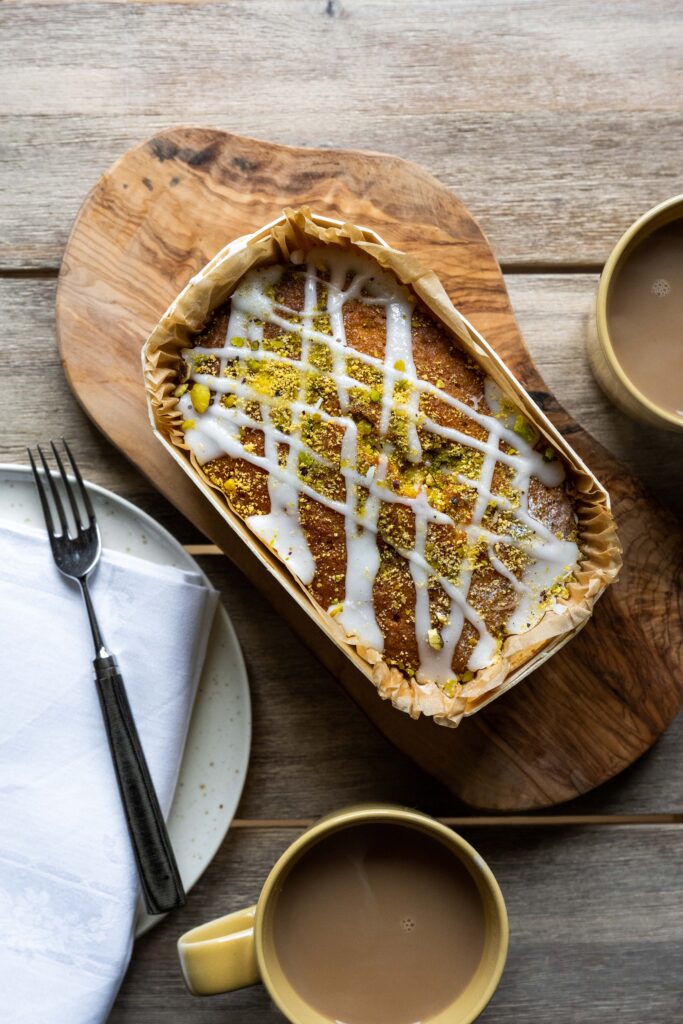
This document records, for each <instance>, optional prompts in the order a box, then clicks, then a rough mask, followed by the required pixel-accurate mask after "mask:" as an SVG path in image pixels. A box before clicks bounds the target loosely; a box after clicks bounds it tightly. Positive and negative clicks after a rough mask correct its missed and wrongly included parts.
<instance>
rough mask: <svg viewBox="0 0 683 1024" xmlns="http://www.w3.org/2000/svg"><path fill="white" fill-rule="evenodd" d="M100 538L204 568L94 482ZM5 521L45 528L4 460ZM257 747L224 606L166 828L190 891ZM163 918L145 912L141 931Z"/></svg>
mask: <svg viewBox="0 0 683 1024" xmlns="http://www.w3.org/2000/svg"><path fill="white" fill-rule="evenodd" d="M87 486H88V490H89V492H90V495H91V497H92V501H93V505H94V506H95V512H96V513H97V519H98V522H99V525H100V530H101V532H102V543H103V544H104V545H105V546H106V547H109V548H112V549H113V550H114V551H124V552H127V553H128V554H131V555H135V556H136V557H138V558H144V559H146V560H147V561H148V562H157V563H160V564H163V565H173V566H175V567H176V568H178V569H186V570H187V569H189V570H190V571H195V572H201V569H200V568H199V566H198V565H197V563H196V562H195V560H194V559H193V558H191V557H190V555H188V554H187V552H186V551H185V549H184V548H183V547H182V545H181V544H179V543H178V541H177V540H175V538H174V537H172V536H171V534H170V533H168V531H167V530H164V529H163V527H161V526H159V524H158V523H156V522H155V521H154V520H153V519H152V518H151V517H150V516H148V515H147V514H146V513H145V512H141V511H140V509H138V508H136V507H135V506H134V505H131V503H130V502H128V501H125V500H124V499H123V498H119V497H118V496H117V495H115V494H112V493H111V492H110V491H105V490H104V489H103V488H102V487H98V486H97V485H96V484H88V485H87ZM0 519H2V520H4V521H5V522H15V523H18V524H24V525H27V526H37V527H43V526H44V521H43V516H42V513H41V510H40V505H39V503H38V496H37V493H36V489H35V485H34V483H33V479H32V477H31V473H30V470H29V469H28V468H25V467H23V466H7V465H0ZM250 746H251V704H250V700H249V685H248V680H247V671H246V668H245V665H244V660H243V658H242V652H241V650H240V646H239V643H238V640H237V637H236V636H235V631H234V629H233V627H232V623H231V622H230V619H229V618H228V613H227V612H226V611H225V609H224V608H223V606H222V605H220V604H219V606H218V609H217V611H216V617H215V619H214V623H213V627H212V630H211V636H210V637H209V643H208V647H207V653H206V659H205V662H204V668H203V670H202V675H201V679H200V681H199V689H198V691H197V697H196V700H195V705H194V710H193V712H192V719H191V721H190V728H189V732H188V736H187V744H186V746H185V754H184V756H183V761H182V765H181V767H180V774H179V777H178V785H177V787H176V792H175V796H174V798H173V804H172V806H171V811H170V814H169V818H168V829H169V832H170V835H171V841H172V843H173V849H174V850H175V854H176V857H177V860H178V866H179V868H180V874H181V877H182V879H183V884H184V886H185V889H186V890H187V891H189V890H190V889H191V888H192V886H193V885H194V884H195V882H196V881H197V879H198V878H199V877H200V875H201V874H202V872H203V871H204V870H205V868H207V867H208V865H209V864H210V863H211V860H212V859H213V857H214V855H215V853H216V851H217V850H218V847H219V846H220V844H221V842H222V841H223V839H224V837H225V835H226V833H227V831H228V828H229V827H230V822H231V821H232V819H233V816H234V814H235V810H236V808H237V804H238V802H239V799H240V795H241V793H242V786H243V785H244V779H245V776H246V772H247V764H248V762H249V750H250ZM159 920H160V918H158V917H148V916H147V915H146V914H144V913H143V912H140V914H139V916H138V921H137V927H136V934H137V935H138V936H139V935H142V934H143V933H144V932H146V931H147V930H148V929H149V928H151V927H152V926H153V925H154V924H155V923H156V922H157V921H159Z"/></svg>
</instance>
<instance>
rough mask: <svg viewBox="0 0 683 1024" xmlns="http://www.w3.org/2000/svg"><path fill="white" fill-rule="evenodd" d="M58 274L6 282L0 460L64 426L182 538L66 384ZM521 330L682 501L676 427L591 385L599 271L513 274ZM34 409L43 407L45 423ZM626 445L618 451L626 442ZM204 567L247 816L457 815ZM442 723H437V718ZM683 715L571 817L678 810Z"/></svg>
mask: <svg viewBox="0 0 683 1024" xmlns="http://www.w3.org/2000/svg"><path fill="white" fill-rule="evenodd" d="M54 286H55V283H54V281H52V280H42V279H37V280H33V279H31V280H11V281H9V280H3V281H0V308H1V309H2V310H3V314H4V321H5V323H7V324H10V325H11V330H10V331H8V332H7V333H6V337H5V341H4V344H3V370H4V372H3V374H2V375H0V403H1V404H2V408H3V409H4V410H5V417H6V428H7V429H5V430H4V431H3V432H2V444H1V445H0V459H1V460H2V461H10V462H24V461H25V448H26V445H27V444H29V443H33V442H35V441H36V440H38V439H39V435H40V436H43V437H48V436H51V435H56V436H59V435H60V434H62V433H64V434H66V436H67V437H69V438H71V439H74V441H75V443H76V447H77V451H78V454H79V460H80V461H81V462H82V465H83V469H84V472H85V473H86V475H87V476H88V477H90V478H91V479H93V480H95V481H96V482H98V483H100V484H102V485H103V486H106V487H110V488H112V489H113V490H114V491H116V492H117V493H119V494H122V495H123V496H124V497H127V498H129V499H131V500H133V501H134V502H135V503H136V504H138V505H140V507H142V508H145V509H146V510H147V511H149V512H150V513H151V514H152V515H154V516H155V517H156V518H158V519H159V520H160V521H161V522H162V523H164V525H166V526H168V527H169V528H170V529H171V530H172V532H174V533H175V534H176V535H177V536H179V537H180V538H181V539H183V540H189V539H197V538H196V535H195V533H194V531H193V530H192V528H191V527H189V525H188V524H186V523H185V521H184V520H183V519H182V517H180V516H179V515H178V513H176V512H175V510H174V509H172V507H171V506H169V505H168V504H167V503H166V502H165V501H164V500H163V499H162V498H161V497H160V496H159V495H158V494H156V493H155V492H154V491H153V490H152V489H151V488H150V487H149V485H148V484H147V483H146V481H145V480H144V479H143V478H142V477H141V476H140V474H139V473H138V472H137V471H136V470H135V469H133V467H132V466H131V465H130V464H129V463H128V462H127V461H126V460H125V459H124V458H123V457H122V456H120V455H119V454H118V453H117V452H116V451H115V449H113V448H112V447H111V445H109V444H107V443H106V442H105V441H104V440H103V439H102V438H101V436H100V435H99V433H98V432H97V431H96V430H95V429H94V428H93V427H91V425H90V423H89V421H88V420H86V418H85V417H84V415H83V413H82V412H81V411H80V409H79V408H78V406H77V405H76V402H75V401H74V399H73V396H72V395H71V392H70V391H69V389H68V387H67V385H66V382H65V381H64V379H63V376H62V373H61V370H60V367H59V359H58V356H57V354H56V348H55V343H54V312H53V308H54ZM508 286H509V287H510V291H511V295H512V301H513V305H514V307H515V310H516V312H517V314H518V316H519V319H520V323H521V327H522V332H523V334H524V335H525V337H526V339H527V341H528V343H529V347H530V348H531V351H532V353H533V355H534V358H535V359H536V360H537V361H538V364H539V366H540V368H541V370H542V372H543V373H544V374H545V375H546V377H547V378H548V380H549V383H550V384H551V386H552V387H553V388H554V390H555V391H556V393H557V394H558V395H559V397H560V398H561V399H562V400H563V401H566V403H567V405H568V407H569V409H570V411H571V412H572V413H573V414H574V415H576V416H577V418H578V419H579V420H581V421H582V422H583V423H584V424H585V425H586V426H587V427H588V429H589V430H591V431H592V432H593V433H595V435H596V436H597V437H598V438H599V439H600V440H601V441H603V442H604V443H605V444H607V445H608V447H611V448H612V450H614V451H615V452H616V454H618V455H621V456H622V457H623V456H626V457H629V455H631V456H632V458H633V465H634V466H635V467H636V468H637V471H638V472H639V473H640V474H641V475H644V476H645V477H646V478H648V479H649V480H650V482H651V483H652V484H654V485H655V489H656V490H657V491H658V493H659V494H660V496H661V497H662V499H664V500H669V501H670V502H671V503H673V504H674V505H675V507H677V508H678V509H683V490H682V487H683V482H682V481H681V480H680V479H679V478H677V475H676V474H673V473H671V472H670V473H669V474H668V475H667V474H663V473H662V471H661V467H662V465H664V466H669V467H673V466H675V465H676V464H677V460H678V461H679V462H680V458H681V454H683V444H682V443H681V442H680V440H679V439H677V438H675V437H674V436H673V435H668V434H659V433H657V432H654V431H650V432H648V431H645V432H643V434H642V436H641V435H639V433H638V428H636V427H634V426H633V425H632V424H631V422H630V421H629V420H627V419H626V418H625V417H622V416H621V414H619V413H617V412H616V411H615V410H613V409H612V407H611V406H610V405H609V403H607V402H606V401H605V400H604V399H602V396H601V394H600V392H599V391H597V389H596V388H595V386H594V385H593V384H592V379H591V378H590V375H589V371H588V369H587V367H586V364H585V357H584V354H583V347H582V346H583V335H584V324H585V319H586V317H587V316H588V315H589V312H590V307H591V302H592V297H593V292H594V287H595V277H594V276H584V275H581V276H561V275H554V276H546V277H542V278H535V277H527V276H513V277H511V278H508ZM36 409H40V410H41V416H40V421H39V422H37V420H36ZM620 446H621V447H620ZM202 564H203V565H204V567H205V568H206V569H207V571H209V572H210V573H211V575H212V578H213V579H214V582H215V583H216V585H217V586H219V587H220V589H221V592H222V595H223V601H224V603H225V605H226V607H227V608H228V611H229V613H230V615H231V617H232V618H233V621H234V623H235V627H236V629H237V631H238V634H239V637H240V640H241V643H242V645H243V649H244V652H245V655H246V657H247V661H248V664H249V669H250V675H251V685H252V695H253V700H254V729H255V738H256V739H255V742H254V746H253V756H252V763H251V767H250V772H249V777H248V780H247V786H246V789H245V794H244V798H243V801H242V805H241V808H240V814H241V815H242V816H244V817H253V818H281V817H308V816H310V815H315V814H321V813H323V812H324V811H326V810H329V809H330V808H331V807H334V806H339V805H341V804H344V803H350V802H353V801H357V800H363V799H387V800H396V801H399V802H403V803H408V804H417V805H419V806H421V807H424V808H425V809H427V810H430V811H432V812H433V813H439V814H449V813H451V814H452V813H456V812H457V811H458V805H457V803H456V802H455V800H454V798H453V797H452V796H450V795H449V794H447V793H446V792H445V790H443V789H442V788H441V787H438V786H436V784H434V783H433V782H431V781H430V780H428V779H427V778H426V776H425V775H424V774H423V773H421V772H420V771H419V770H418V769H417V768H415V767H414V766H413V765H412V764H411V763H410V762H409V761H408V760H407V759H406V758H404V757H402V756H401V755H400V754H398V753H397V752H396V751H395V750H394V749H393V748H392V747H390V745H389V744H388V743H387V742H386V740H384V739H383V738H382V737H381V736H380V735H379V733H377V732H376V731H375V729H374V728H373V727H372V726H371V725H370V724H369V723H368V722H367V721H366V719H365V718H364V717H363V716H362V715H361V714H359V713H358V712H357V710H356V709H355V708H354V707H353V705H352V704H351V702H350V701H349V700H348V698H346V697H345V695H344V694H343V693H342V691H341V690H340V688H339V687H337V686H336V684H335V683H334V681H333V680H332V679H331V678H330V677H329V675H328V673H327V672H326V671H325V670H324V669H323V668H322V667H321V666H320V665H319V664H318V662H317V661H316V660H315V659H314V658H313V656H312V655H311V654H310V652H309V651H308V650H307V649H306V648H304V647H303V645H302V644H301V643H300V642H299V641H298V640H297V639H296V638H295V637H294V636H293V634H292V633H291V631H290V630H289V629H288V628H287V627H286V626H285V624H284V623H283V622H282V621H281V620H280V619H279V618H278V617H277V615H276V614H274V613H273V611H272V609H271V607H270V606H269V605H268V604H267V602H266V601H265V600H264V599H263V598H262V597H261V596H260V595H259V594H258V593H257V592H256V591H255V590H254V588H253V587H252V586H251V585H250V584H249V583H248V582H247V581H246V580H245V579H244V577H243V576H242V575H241V574H240V573H238V572H237V570H235V569H234V568H233V567H232V566H230V565H229V563H227V561H225V560H224V559H220V560H219V559H212V558H205V559H203V560H202ZM435 728H436V727H435ZM682 750H683V718H679V719H678V721H677V722H676V723H674V725H673V726H672V727H671V728H670V729H669V731H668V732H667V733H666V734H665V735H664V737H663V738H662V739H661V741H660V742H659V743H658V744H657V745H656V746H655V748H654V749H653V750H652V751H651V752H650V753H649V754H647V755H646V756H645V757H644V758H642V759H641V760H640V761H639V762H638V763H637V764H635V765H634V766H633V767H632V768H630V769H629V770H628V771H627V772H626V773H624V774H623V775H622V776H620V777H619V778H618V779H615V780H614V781H612V782H610V783H608V784H607V785H606V786H603V787H601V788H600V789H598V790H596V791H595V792H594V793H592V794H589V795H588V796H586V797H583V798H582V799H581V800H580V801H577V802H576V803H574V804H572V806H571V809H572V810H573V811H575V812H578V811H588V812H591V813H637V812H654V811H659V812H670V811H681V810H683V757H682V756H681V751H682Z"/></svg>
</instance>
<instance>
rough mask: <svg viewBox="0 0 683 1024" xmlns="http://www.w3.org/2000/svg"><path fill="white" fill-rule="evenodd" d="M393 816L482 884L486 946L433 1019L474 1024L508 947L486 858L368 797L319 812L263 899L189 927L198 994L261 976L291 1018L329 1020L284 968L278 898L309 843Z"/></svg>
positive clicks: (192, 984)
mask: <svg viewBox="0 0 683 1024" xmlns="http://www.w3.org/2000/svg"><path fill="white" fill-rule="evenodd" d="M366 824H391V825H400V826H402V827H404V828H407V829H413V830H418V831H421V832H423V833H426V834H427V835H429V836H431V837H433V838H434V839H437V840H438V841H439V842H441V843H442V844H443V845H444V846H446V847H447V848H448V849H449V850H450V851H451V852H452V853H453V855H454V856H455V857H457V858H458V859H459V860H460V862H461V863H462V864H464V865H465V866H466V868H467V869H468V871H469V872H470V874H471V876H472V877H473V879H474V881H475V883H476V885H477V888H478V890H479V893H480V896H481V899H482V903H483V906H484V914H485V938H484V948H483V952H482V956H481V959H480V961H479V965H478V967H477V969H476V971H475V972H474V974H473V976H472V978H471V979H470V981H469V982H468V984H467V985H466V987H465V989H464V990H463V991H462V992H461V993H460V994H459V995H458V996H457V998H456V999H454V1000H453V1002H451V1003H450V1004H449V1005H448V1006H447V1007H446V1008H445V1009H444V1010H441V1011H440V1012H439V1013H437V1014H436V1015H434V1016H432V1017H430V1018H429V1024H471V1021H474V1020H475V1019H476V1018H477V1017H478V1016H479V1014H480V1013H481V1012H482V1010H483V1009H484V1007H485V1006H486V1005H487V1003H488V1002H489V1000H490V999H491V997H492V995H493V993H494V992H495V990H496V988H497V986H498V982H499V981H500V977H501V974H502V973H503V968H504V966H505V960H506V957H507V950H508V919H507V912H506V910H505V903H504V900H503V895H502V893H501V891H500V888H499V886H498V883H497V881H496V879H495V877H494V875H493V873H492V871H491V869H490V868H489V867H488V865H487V864H486V863H485V862H484V860H483V859H482V858H481V857H480V855H479V854H478V853H477V852H476V850H475V849H473V847H472V846H470V844H469V843H467V842H466V841H465V840H464V839H463V838H462V837H461V836H459V835H457V833H455V832H453V831H452V830H451V829H449V828H447V827H446V826H445V825H442V824H441V823H440V822H438V821H435V820H434V818H430V817H428V816H427V815H426V814H422V813H420V812H419V811H413V810H408V809H404V808H401V807H393V806H391V805H388V804H371V805H362V806H357V807H349V808H346V809H345V810H341V811H337V812H335V813H333V814H329V815H327V816H326V817H324V818H322V819H321V820H320V821H319V822H317V824H315V825H313V826H311V828H309V829H308V830H307V831H306V832H304V833H303V834H302V835H301V836H299V838H298V839H296V840H295V841H294V842H293V843H292V845H291V846H290V847H289V848H288V849H287V850H285V852H284V853H283V854H282V856H281V857H280V859H279V860H278V861H277V863H276V864H275V866H274V867H273V868H272V870H271V872H270V874H269V875H268V878H267V879H266V882H265V885H264V886H263V889H262V890H261V895H260V896H259V899H258V902H257V903H256V904H255V905H254V906H252V907H248V908H247V909H245V910H238V911H237V912H236V913H233V914H228V915H227V916H226V917H220V918H217V919H216V920H215V921H210V922H209V923H208V924H203V925H200V926H199V927H198V928H193V929H192V930H191V931H189V932H186V933H185V935H183V936H182V937H181V938H180V939H179V941H178V954H179V956H180V963H181V967H182V970H183V975H184V978H185V982H186V984H187V987H188V988H189V990H190V992H191V993H192V994H193V995H197V996H209V995H217V994H218V993H221V992H231V991H233V990H234V989H239V988H245V987H246V986H248V985H254V984H256V983H257V982H259V981H261V982H263V984H264V985H265V987H266V988H267V990H268V992H269V994H270V997H271V998H272V1000H273V1002H274V1003H275V1004H276V1006H277V1007H278V1008H279V1009H280V1010H281V1011H282V1013H283V1014H284V1015H285V1017H286V1018H287V1019H288V1020H289V1021H291V1022H292V1024H332V1021H333V1019H332V1018H330V1017H328V1016H326V1015H325V1014H322V1013H320V1012H319V1011H318V1010H316V1009H314V1008H313V1007H312V1006H311V1005H310V1004H309V1003H308V1002H306V1000H305V999H304V998H303V997H302V996H301V995H300V994H299V993H298V992H297V991H296V988H295V987H294V986H293V985H292V984H291V983H290V981H289V980H288V978H287V976H286V975H285V973H284V972H283V970H282V968H281V966H280V964H279V962H278V958H277V953H276V950H275V944H274V940H273V921H274V916H275V915H274V906H275V903H276V899H274V897H277V894H278V892H279V890H280V888H281V885H282V883H283V881H284V879H285V878H286V875H287V874H288V872H289V871H290V869H291V868H292V867H293V865H294V864H295V863H296V861H297V860H298V859H299V858H300V857H301V856H302V855H304V854H305V853H307V852H308V851H309V850H310V849H311V847H312V846H314V845H315V844H316V843H317V842H319V841H320V840H321V839H323V838H327V837H328V836H330V835H332V834H333V833H335V832H338V831H340V830H342V829H346V828H349V827H352V826H356V825H366Z"/></svg>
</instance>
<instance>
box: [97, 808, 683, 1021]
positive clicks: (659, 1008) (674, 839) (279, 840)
mask: <svg viewBox="0 0 683 1024" xmlns="http://www.w3.org/2000/svg"><path fill="white" fill-rule="evenodd" d="M297 834H298V833H297V832H296V831H295V830H292V829H273V830H258V831H256V832H255V831H254V830H249V831H247V830H239V831H234V832H232V833H231V834H230V835H229V837H228V839H227V840H226V842H225V843H224V845H223V847H222V848H221V850H220V852H219V853H218V855H217V857H216V859H215V860H214V862H213V863H212V865H211V866H210V867H209V869H208V871H207V872H206V874H205V875H204V877H203V878H202V879H201V880H200V882H199V883H198V885H197V887H196V888H195V890H194V891H193V892H192V893H191V895H190V899H189V902H188V905H187V906H186V907H185V908H184V909H183V910H182V911H180V912H179V913H178V914H176V915H174V916H173V917H171V918H169V919H167V920H165V921H164V922H162V923H161V924H160V925H159V926H158V927H157V929H156V930H155V931H153V932H152V933H150V934H149V935H147V936H146V937H145V938H143V939H142V940H141V941H140V942H139V943H138V945H137V946H136V950H135V956H134V960H133V963H132V965H131V968H130V970H129V972H128V976H127V978H126V980H125V981H124V984H123V987H122V989H121V992H120V994H119V997H118V999H117V1002H116V1004H115V1007H114V1010H113V1012H112V1014H111V1017H110V1021H109V1024H138V1022H139V1021H141V1020H144V1021H145V1022H147V1024H157V1022H159V1024H161V1022H162V1021H163V1022H164V1024H175V1022H177V1024H181V1022H182V1024H188V1022H189V1021H193V1020H197V1021H199V1020H201V1021H203V1022H205V1024H211V1022H214V1021H215V1022H216V1024H218V1022H219V1021H220V1022H223V1021H225V1020H226V1019H227V1018H228V1017H229V1019H230V1020H231V1021H232V1022H234V1024H246V1022H249V1024H259V1022H261V1021H263V1022H264V1024H265V1022H271V1021H274V1020H280V1019H282V1018H281V1017H280V1016H279V1015H278V1014H277V1013H276V1011H275V1010H274V1008H273V1006H272V1004H271V1003H270V1000H269V999H268V996H267V995H266V993H265V991H264V990H263V989H262V988H261V987H257V988H253V989H245V990H243V991H242V992H238V993H233V994H232V995H228V996H221V997H215V998H213V999H207V1000H201V1001H199V1000H195V999H193V998H192V997H191V996H189V995H188V994H187V993H186V991H185V989H184V986H183V982H182V980H181V977H180V971H179V969H178V965H177V959H176V953H175V941H176V939H177V937H178V935H180V934H181V932H182V931H184V930H185V929H186V928H189V927H191V926H193V925H194V924H198V923H200V922H202V921H204V920H206V919H208V918H210V917H215V916H218V915H219V914H223V913H227V912H229V911H230V910H236V909H237V908H239V907H240V906H244V905H248V904H249V903H252V902H253V901H254V900H255V898H256V897H257V895H258V892H259V888H260V885H261V883H262V882H263V880H264V878H265V876H266V874H267V872H268V869H269V868H270V866H271V865H272V863H273V862H274V861H275V859H276V858H277V856H278V855H279V854H280V853H281V852H282V851H283V850H284V849H285V847H286V846H287V845H288V843H289V842H291V841H292V839H293V838H294V837H295V835H297ZM463 834H464V835H465V837H466V838H467V839H468V840H469V841H470V842H472V843H473V844H474V846H475V847H476V848H477V849H478V850H479V851H480V852H481V853H482V855H483V856H484V857H485V859H486V860H487V861H488V862H489V864H490V865H491V867H492V869H493V871H494V872H495V874H496V876H497V878H498V880H499V882H500V884H501V887H502V890H503V893H504V896H505V899H506V902H507V907H508V913H509V916H510V925H511V937H510V955H509V959H508V963H507V967H506V970H505V974H504V975H503V980H502V983H501V986H500V988H499V990H498V992H497V993H496V995H495V996H494V999H493V1001H492V1002H491V1004H490V1005H489V1008H488V1009H487V1010H486V1011H485V1013H484V1015H483V1016H482V1018H481V1020H482V1021H485V1022H487V1024H513V1022H514V1024H525V1022H529V1024H532V1022H533V1024H537V1022H538V1021H550V1020H556V1021H561V1022H563V1024H564V1022H567V1024H573V1022H577V1024H578V1022H579V1021H598V1020H600V1021H606V1020H619V1022H620V1024H643V1021H645V1020H647V1021H648V1022H650V1024H671V1022H672V1021H675V1020H680V1018H681V1014H682V1013H683V994H682V989H681V979H680V947H681V942H683V917H682V916H681V913H680V907H681V902H682V901H683V870H682V869H681V859H680V847H681V841H682V840H683V826H676V825H674V826H663V827H636V828H629V829H624V828H612V827H603V828H595V827H585V828H576V829H572V830H568V829H557V830H552V831H549V830H539V829H534V828H529V829H518V830H516V832H515V835H514V840H512V837H511V835H510V832H509V830H507V829H495V828H492V829H481V828H480V829H469V830H466V831H464V833H463ZM617 879H618V883H617Z"/></svg>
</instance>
